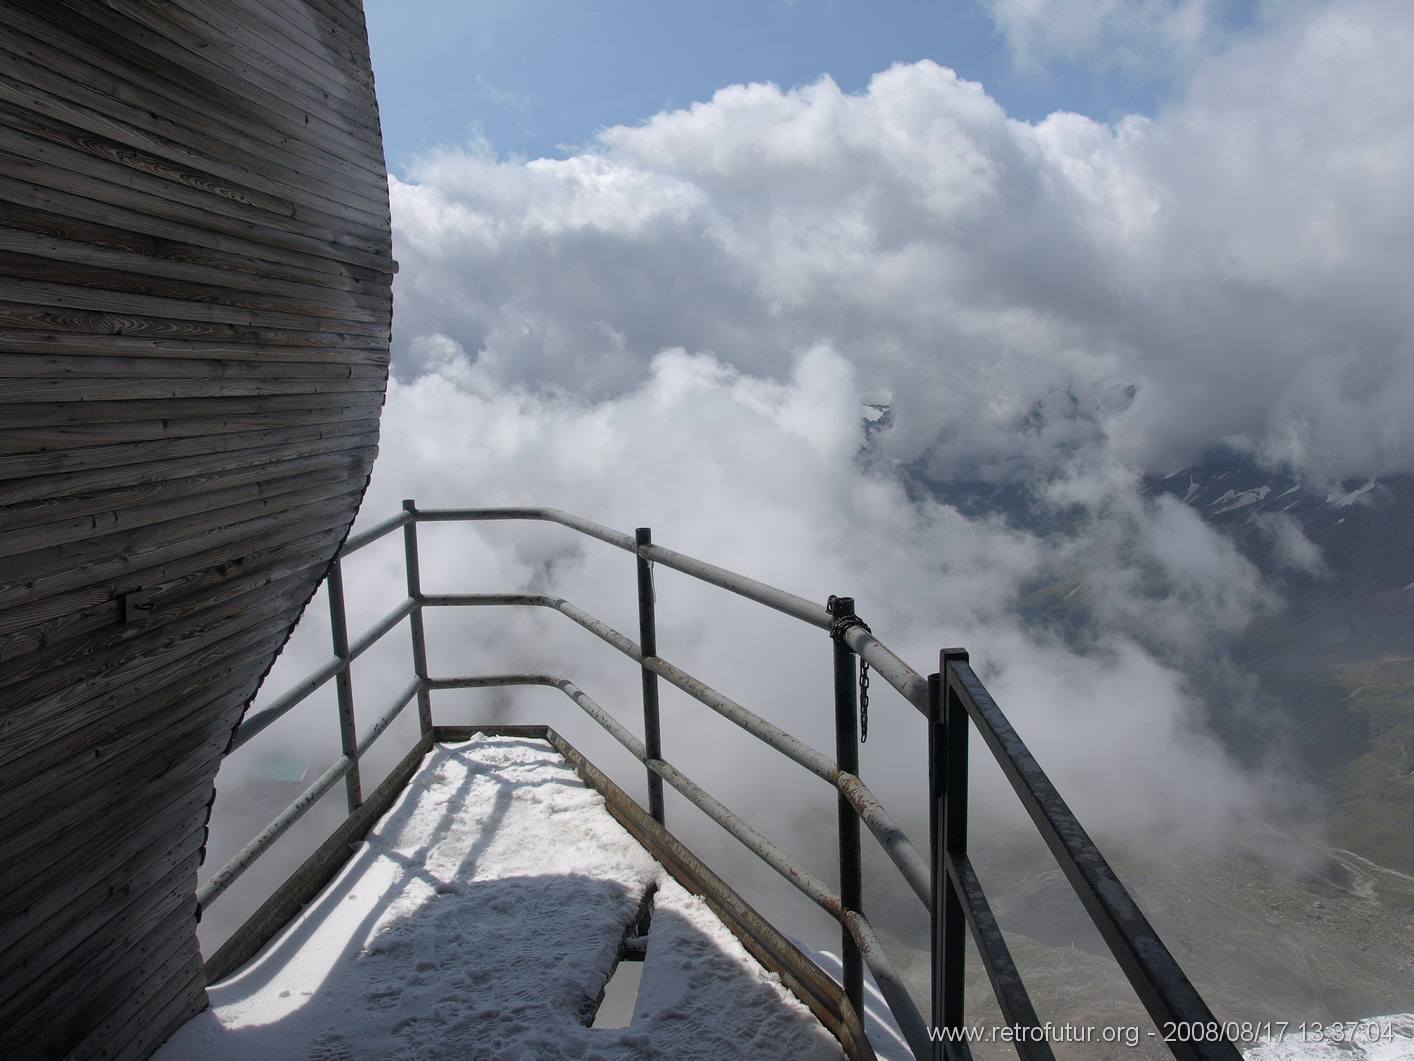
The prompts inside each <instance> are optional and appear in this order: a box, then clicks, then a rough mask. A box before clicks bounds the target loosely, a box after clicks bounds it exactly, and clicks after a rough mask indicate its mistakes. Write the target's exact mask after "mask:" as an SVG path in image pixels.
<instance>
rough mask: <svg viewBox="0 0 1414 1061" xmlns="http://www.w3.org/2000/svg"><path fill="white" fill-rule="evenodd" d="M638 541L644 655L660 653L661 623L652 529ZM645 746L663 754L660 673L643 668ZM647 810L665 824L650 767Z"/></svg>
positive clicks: (659, 784)
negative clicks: (650, 556) (648, 548)
mask: <svg viewBox="0 0 1414 1061" xmlns="http://www.w3.org/2000/svg"><path fill="white" fill-rule="evenodd" d="M634 540H635V541H636V542H637V544H638V549H637V555H638V646H639V648H640V649H642V650H643V658H644V659H645V660H647V659H650V658H651V657H653V656H656V655H657V654H658V624H657V617H656V609H655V604H656V602H655V600H654V596H653V565H652V563H650V562H649V561H647V560H645V559H644V558H643V547H644V546H645V545H652V544H653V531H652V530H651V529H650V528H648V527H639V528H638V529H637V530H636V531H634ZM643 746H644V748H645V749H646V751H647V753H648V758H649V759H661V758H662V757H663V733H662V726H661V723H660V722H659V718H658V675H656V674H654V673H653V672H652V671H651V670H649V669H648V668H647V667H646V666H645V667H644V668H643ZM648 813H649V814H651V815H653V817H654V819H655V820H656V821H657V822H658V824H659V825H662V824H664V820H665V819H664V816H663V779H662V778H661V777H659V776H658V775H657V774H655V773H654V772H653V771H652V770H651V769H650V770H649V771H648Z"/></svg>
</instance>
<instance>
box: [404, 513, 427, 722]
mask: <svg viewBox="0 0 1414 1061" xmlns="http://www.w3.org/2000/svg"><path fill="white" fill-rule="evenodd" d="M403 511H404V512H406V513H407V514H408V515H409V516H411V517H412V518H411V519H409V520H408V521H407V523H405V524H403V553H404V555H405V558H406V563H407V575H408V596H409V597H410V598H411V599H412V600H414V601H416V602H417V607H416V608H414V609H413V610H412V614H410V615H409V616H408V629H409V630H411V631H412V671H413V674H414V675H415V676H416V677H417V722H418V726H419V727H420V728H421V732H422V735H423V736H426V735H427V734H429V733H431V732H432V695H431V693H429V692H428V691H427V637H426V635H425V634H424V633H423V629H422V569H421V568H420V567H419V566H418V560H417V502H416V501H413V500H411V499H408V500H405V501H403Z"/></svg>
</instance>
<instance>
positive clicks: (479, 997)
mask: <svg viewBox="0 0 1414 1061" xmlns="http://www.w3.org/2000/svg"><path fill="white" fill-rule="evenodd" d="M650 893H651V905H652V919H651V929H650V931H649V933H648V936H647V940H648V945H647V952H646V957H645V960H644V965H643V977H642V986H641V988H640V991H639V995H638V1001H637V1004H636V1006H635V1009H634V1013H633V1019H632V1022H631V1023H630V1024H629V1025H628V1026H626V1027H624V1028H615V1029H607V1028H592V1027H590V1026H589V1025H590V1023H591V1022H592V1020H593V1016H594V1012H595V1009H596V1006H597V1004H598V999H599V996H600V992H601V989H602V987H603V985H604V983H605V981H606V980H607V979H608V977H609V976H610V974H611V972H612V971H613V968H614V965H615V962H616V960H617V958H618V955H619V952H620V948H621V943H622V940H623V939H624V936H625V933H626V931H628V930H629V927H630V926H631V925H633V924H634V923H635V922H636V921H637V920H638V918H639V916H640V913H641V911H642V909H643V908H644V906H645V901H646V900H645V896H648V895H649V894H650ZM210 997H211V1008H210V1009H209V1010H207V1011H206V1012H204V1013H202V1014H200V1015H199V1016H197V1017H196V1018H194V1019H193V1020H191V1021H190V1022H188V1023H187V1024H186V1025H185V1026H183V1027H182V1028H181V1029H180V1030H179V1031H178V1032H177V1034H176V1035H175V1036H173V1037H172V1039H171V1040H169V1041H168V1042H167V1044H166V1045H165V1046H164V1047H163V1048H162V1049H161V1050H160V1051H159V1052H158V1053H157V1055H156V1061H227V1059H229V1061H250V1059H252V1058H261V1059H270V1061H277V1059H285V1058H289V1059H298V1061H306V1059H308V1061H354V1059H364V1058H367V1059H370V1061H374V1059H377V1061H384V1059H408V1061H411V1059H413V1058H418V1059H422V1058H440V1057H448V1058H451V1057H455V1058H459V1059H460V1058H467V1059H473V1058H474V1059H488V1061H491V1059H494V1061H530V1059H536V1061H553V1059H559V1058H564V1059H571V1058H573V1059H597V1061H611V1059H620V1058H625V1059H626V1058H633V1059H639V1058H679V1059H693V1058H703V1059H707V1058H711V1059H712V1061H724V1059H732V1058H741V1059H748V1058H749V1059H753V1061H773V1059H776V1058H779V1059H781V1061H787V1059H789V1061H799V1059H805V1061H815V1059H819V1061H825V1059H827V1058H828V1059H831V1061H837V1059H839V1058H840V1057H841V1056H842V1052H841V1049H840V1046H839V1044H838V1043H837V1042H836V1041H835V1040H834V1039H833V1038H832V1037H831V1036H830V1034H829V1033H828V1032H827V1031H826V1030H825V1029H824V1028H823V1027H822V1026H821V1025H820V1024H819V1023H818V1022H817V1021H816V1020H815V1018H814V1017H813V1016H812V1015H811V1014H810V1012H809V1011H808V1010H807V1009H806V1008H805V1007H804V1006H803V1005H801V1004H800V1002H798V1001H797V1000H796V999H795V998H794V997H793V996H792V995H791V994H790V993H789V992H788V991H786V990H785V989H784V988H783V987H782V986H781V984H780V983H779V981H778V979H777V978H776V976H775V975H774V974H771V973H768V972H766V971H765V970H764V969H762V967H761V966H760V965H759V964H757V963H756V961H755V960H754V959H753V958H752V957H751V956H750V955H749V954H747V953H746V951H745V949H744V948H743V947H742V946H741V944H740V943H739V942H738V941H737V939H736V938H735V937H734V936H733V935H732V934H731V932H729V931H728V930H727V929H726V928H725V927H724V926H723V925H722V923H721V922H720V921H719V920H718V919H717V918H716V916H715V915H713V914H712V912H711V911H710V910H708V909H707V907H706V904H705V903H703V902H702V900H701V899H699V898H698V897H696V896H694V895H691V894H690V893H688V892H687V891H686V890H685V889H683V888H682V887H681V886H680V885H679V884H678V883H677V882H676V881H674V880H673V879H672V878H671V876H669V875H668V874H667V872H666V871H664V869H663V868H662V867H661V866H660V865H659V864H658V863H657V862H655V861H654V860H653V859H652V857H651V856H650V855H649V854H648V853H647V852H646V851H645V850H644V849H643V848H642V847H641V846H639V844H638V843H637V841H635V840H634V839H633V838H632V837H631V836H630V835H629V834H628V833H627V832H626V831H625V830H624V829H623V827H622V826H620V825H619V824H618V822H616V821H615V820H614V819H613V818H612V817H611V816H610V815H609V813H608V812H607V810H606V809H605V807H604V802H603V799H602V798H601V797H600V796H599V794H598V793H596V792H595V791H593V790H592V789H590V788H589V787H587V786H586V785H585V784H584V783H583V782H582V781H581V780H580V778H579V777H578V776H577V775H576V774H575V772H574V770H573V769H571V767H570V766H569V764H568V763H566V762H565V760H564V759H563V758H561V757H560V756H559V755H558V754H557V753H556V752H555V751H554V750H553V749H552V748H551V747H550V745H549V744H548V743H547V742H545V741H542V740H535V739H529V738H523V737H479V738H477V739H475V740H472V741H468V742H466V743H462V744H455V745H439V746H437V747H435V748H434V749H433V751H432V753H431V754H430V755H429V756H428V757H427V759H426V760H424V762H423V764H422V766H421V768H420V769H419V771H418V773H417V775H416V776H415V777H414V778H413V780H412V783H411V784H410V785H409V786H408V788H407V790H406V791H405V792H404V793H403V795H402V796H401V797H400V798H399V800H398V802H397V803H396V804H395V805H394V806H393V808H392V810H391V811H389V813H388V814H387V815H386V816H385V817H384V818H383V820H382V821H380V822H379V823H378V824H377V825H376V826H375V827H374V828H373V830H372V831H371V832H370V833H369V836H368V839H367V842H366V843H365V844H364V845H363V846H362V847H361V848H360V850H359V851H358V852H357V853H356V854H355V856H354V857H353V859H352V860H351V861H350V862H349V864H348V865H347V866H346V867H345V868H344V870H343V871H342V872H341V873H340V874H339V876H338V877H337V878H335V880H334V881H333V882H332V883H331V884H330V885H329V886H328V887H327V888H326V889H325V890H324V891H323V892H322V893H321V894H320V896H319V897H318V899H316V900H315V901H314V902H313V903H311V904H310V905H309V906H308V907H307V908H306V909H305V910H304V912H303V913H302V914H301V915H300V916H299V917H298V918H297V919H296V920H295V921H293V922H292V923H291V924H290V925H289V926H287V928H286V929H285V930H284V931H283V932H281V933H280V934H279V935H278V936H276V937H275V939H274V940H272V942H271V943H270V944H269V946H267V947H266V948H265V949H264V950H263V951H262V952H261V953H260V954H259V955H257V956H256V957H255V958H254V959H253V960H252V961H250V962H249V963H248V964H247V965H246V966H244V967H243V968H241V969H240V970H239V971H237V972H236V973H235V974H234V975H232V976H231V977H229V978H228V979H226V980H224V981H222V982H221V983H219V984H216V985H214V986H213V987H212V988H211V989H210Z"/></svg>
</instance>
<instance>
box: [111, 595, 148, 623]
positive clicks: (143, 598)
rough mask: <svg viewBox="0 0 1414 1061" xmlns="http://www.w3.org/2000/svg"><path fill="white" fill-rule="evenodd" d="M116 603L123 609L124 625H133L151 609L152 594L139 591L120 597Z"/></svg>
mask: <svg viewBox="0 0 1414 1061" xmlns="http://www.w3.org/2000/svg"><path fill="white" fill-rule="evenodd" d="M118 603H119V604H120V605H121V606H122V608H123V622H125V623H135V622H137V621H138V620H139V619H141V618H143V617H144V616H145V615H147V613H148V612H150V611H152V609H153V603H152V594H151V593H148V592H147V591H146V590H141V589H135V590H133V591H132V592H131V593H124V594H122V595H120V596H119V597H118Z"/></svg>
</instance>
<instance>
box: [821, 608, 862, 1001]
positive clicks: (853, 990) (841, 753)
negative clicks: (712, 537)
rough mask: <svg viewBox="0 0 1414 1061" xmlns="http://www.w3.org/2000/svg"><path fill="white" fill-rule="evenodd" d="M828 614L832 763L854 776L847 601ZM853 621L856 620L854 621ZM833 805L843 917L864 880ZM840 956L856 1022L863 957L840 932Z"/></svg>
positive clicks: (849, 823)
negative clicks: (832, 686)
mask: <svg viewBox="0 0 1414 1061" xmlns="http://www.w3.org/2000/svg"><path fill="white" fill-rule="evenodd" d="M828 608H829V612H830V615H831V616H832V617H833V618H834V620H835V623H834V626H833V628H832V630H831V635H832V637H833V639H834V672H835V763H836V765H837V766H838V767H839V768H840V769H841V770H843V771H845V772H847V773H851V774H854V775H855V776H858V774H859V676H858V669H857V667H856V665H855V661H854V651H853V650H852V649H851V648H850V647H849V646H848V645H847V644H845V640H844V631H845V629H847V626H846V624H844V623H842V622H841V621H840V620H842V619H846V618H849V617H851V616H854V598H853V597H831V598H830V601H829V605H828ZM856 621H857V620H856ZM837 800H838V805H839V845H840V852H839V853H840V900H841V903H842V905H843V906H844V910H845V912H846V913H848V912H849V911H851V910H853V911H859V912H862V911H863V907H864V881H863V870H862V867H861V863H860V856H859V815H858V814H856V813H855V810H854V808H853V807H852V806H850V803H849V800H847V799H845V797H844V793H840V794H839V796H838V797H837ZM840 951H841V956H842V964H843V966H844V990H845V995H846V996H847V997H848V998H849V1002H850V1005H852V1006H853V1007H854V1011H855V1013H857V1014H859V1016H860V1019H861V1020H862V1019H863V1016H864V957H863V955H861V954H860V952H859V945H858V944H857V943H855V941H854V937H853V936H852V935H851V934H850V931H849V929H848V928H842V931H841V933H840Z"/></svg>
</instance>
